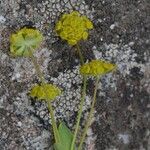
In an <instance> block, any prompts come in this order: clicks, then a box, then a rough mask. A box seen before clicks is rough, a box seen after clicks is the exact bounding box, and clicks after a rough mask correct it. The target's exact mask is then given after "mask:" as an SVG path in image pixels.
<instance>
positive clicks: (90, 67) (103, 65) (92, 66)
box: [80, 60, 116, 76]
mask: <svg viewBox="0 0 150 150" xmlns="http://www.w3.org/2000/svg"><path fill="white" fill-rule="evenodd" d="M115 68H116V65H115V64H111V63H108V62H106V61H102V60H92V61H91V62H89V63H87V64H84V65H82V66H81V67H80V73H81V74H83V75H89V76H99V75H104V74H106V73H108V72H110V71H112V70H113V69H115Z"/></svg>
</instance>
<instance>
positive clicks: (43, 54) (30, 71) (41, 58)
mask: <svg viewBox="0 0 150 150" xmlns="http://www.w3.org/2000/svg"><path fill="white" fill-rule="evenodd" d="M51 53H52V51H51V50H49V49H47V48H43V49H41V50H38V51H36V52H35V56H36V58H37V61H38V64H39V65H40V66H41V70H42V72H44V74H46V73H47V67H48V62H49V61H50V60H51V56H50V55H51ZM11 66H12V68H13V70H14V71H13V73H12V80H16V81H18V82H25V81H28V82H29V81H32V79H33V77H35V76H36V72H35V68H34V66H33V63H32V61H31V59H30V58H22V57H20V58H14V59H13V58H12V60H11Z"/></svg>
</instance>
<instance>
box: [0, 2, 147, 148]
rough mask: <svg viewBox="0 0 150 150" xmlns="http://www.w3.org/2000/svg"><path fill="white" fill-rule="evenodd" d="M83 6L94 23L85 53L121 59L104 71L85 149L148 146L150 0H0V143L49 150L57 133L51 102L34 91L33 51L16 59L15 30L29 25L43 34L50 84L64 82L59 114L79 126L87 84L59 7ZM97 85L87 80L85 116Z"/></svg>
mask: <svg viewBox="0 0 150 150" xmlns="http://www.w3.org/2000/svg"><path fill="white" fill-rule="evenodd" d="M72 10H78V11H79V12H80V13H81V14H84V15H86V16H88V18H90V19H91V20H92V22H93V24H94V29H93V30H92V31H90V33H89V34H90V35H89V39H88V40H87V41H82V42H81V43H80V46H81V48H82V51H83V54H84V57H85V58H86V59H87V60H91V59H94V58H97V59H103V60H108V61H110V62H113V63H116V64H117V66H118V68H117V71H116V72H114V73H111V74H108V75H106V76H104V77H102V78H101V81H100V84H99V92H98V95H97V104H96V110H95V117H94V118H93V122H94V123H93V124H92V126H91V128H90V129H89V130H88V136H87V140H86V143H85V146H84V147H85V150H149V149H150V120H149V118H150V104H149V100H150V95H149V94H150V61H149V59H150V2H149V0H0V150H49V149H51V143H52V136H51V128H50V126H49V125H50V119H49V115H48V110H47V106H46V104H45V103H44V102H39V101H36V100H34V99H31V98H30V97H29V96H28V92H29V90H30V88H31V86H32V85H34V84H35V83H37V82H38V78H37V76H36V74H35V70H34V68H33V65H32V63H31V61H30V59H28V58H13V57H12V56H11V55H10V53H9V37H10V35H11V34H12V33H14V32H15V31H16V30H18V29H20V28H22V27H24V26H32V27H36V28H37V29H39V30H40V31H41V32H42V33H43V35H44V36H45V40H44V42H43V43H42V45H41V48H39V50H38V51H37V52H36V54H35V55H36V56H37V58H38V62H39V64H40V65H41V68H42V70H43V72H44V74H45V78H46V79H47V81H49V82H50V83H54V84H56V85H58V86H59V87H61V88H62V89H63V91H64V92H63V94H62V95H61V96H60V97H59V98H57V99H56V100H55V101H54V103H53V106H54V108H55V116H56V118H57V120H58V121H59V120H60V119H62V120H64V121H65V122H66V123H67V125H68V127H70V128H71V129H72V128H73V124H74V122H75V117H76V115H77V111H78V104H79V102H80V90H81V88H80V87H81V85H82V80H81V77H80V75H79V73H78V67H79V60H78V55H77V53H76V50H75V48H74V47H70V46H68V45H67V43H66V42H65V41H62V40H61V39H59V37H57V35H56V33H55V31H54V27H55V24H56V22H57V21H58V19H59V17H60V16H61V14H63V13H65V12H70V11H72ZM93 88H94V84H93V80H89V82H88V89H89V90H88V91H87V92H88V95H87V97H86V102H85V105H84V110H83V119H82V120H83V121H82V123H81V127H82V125H83V123H84V120H85V119H86V116H87V114H88V111H89V106H90V102H91V97H92V94H93V93H92V92H93Z"/></svg>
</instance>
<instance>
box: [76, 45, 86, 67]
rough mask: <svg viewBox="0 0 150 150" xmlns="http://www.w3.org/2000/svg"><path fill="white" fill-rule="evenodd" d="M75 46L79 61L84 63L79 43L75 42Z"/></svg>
mask: <svg viewBox="0 0 150 150" xmlns="http://www.w3.org/2000/svg"><path fill="white" fill-rule="evenodd" d="M76 47H77V51H78V53H79V57H80V61H81V65H83V64H84V58H83V55H82V53H81V50H80V47H79V44H76Z"/></svg>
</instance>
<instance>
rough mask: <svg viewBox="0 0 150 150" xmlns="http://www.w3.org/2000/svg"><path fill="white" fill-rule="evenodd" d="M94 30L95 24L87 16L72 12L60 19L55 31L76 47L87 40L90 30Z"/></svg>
mask: <svg viewBox="0 0 150 150" xmlns="http://www.w3.org/2000/svg"><path fill="white" fill-rule="evenodd" d="M92 28H93V24H92V22H91V21H90V20H89V19H88V18H87V17H86V16H81V15H80V14H79V13H78V12H77V11H72V12H71V13H70V14H64V15H63V16H62V17H61V18H60V20H59V21H58V22H57V24H56V27H55V30H56V32H57V34H58V35H59V36H60V37H61V38H62V39H63V40H66V41H67V42H68V44H69V45H75V44H77V42H78V41H80V40H86V39H87V38H88V29H92Z"/></svg>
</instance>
